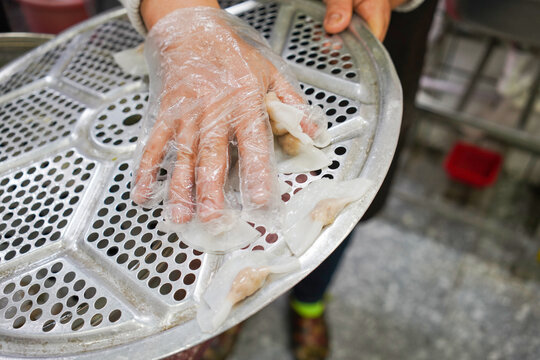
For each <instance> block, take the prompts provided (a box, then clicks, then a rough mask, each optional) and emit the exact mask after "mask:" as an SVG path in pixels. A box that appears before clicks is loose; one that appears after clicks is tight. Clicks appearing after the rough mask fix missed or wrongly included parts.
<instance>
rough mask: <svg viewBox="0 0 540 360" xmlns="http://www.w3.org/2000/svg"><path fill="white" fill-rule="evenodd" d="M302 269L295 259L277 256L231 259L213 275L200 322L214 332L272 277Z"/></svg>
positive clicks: (251, 253) (248, 254) (253, 254)
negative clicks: (240, 304)
mask: <svg viewBox="0 0 540 360" xmlns="http://www.w3.org/2000/svg"><path fill="white" fill-rule="evenodd" d="M298 269H300V262H299V261H298V259H297V258H295V257H292V256H281V257H278V256H274V255H271V254H269V253H267V252H265V251H249V252H246V253H243V254H241V255H239V256H235V257H232V258H230V259H229V260H227V261H226V262H225V264H223V265H222V266H221V267H220V268H219V269H218V270H217V272H216V274H215V275H214V277H213V279H212V280H211V282H210V284H209V286H208V288H207V289H206V291H205V293H204V295H203V296H202V299H201V300H202V301H201V303H200V304H199V307H198V309H197V322H198V323H199V326H200V327H201V330H202V331H204V332H213V331H215V330H216V329H217V328H219V327H220V326H221V325H222V324H223V322H224V321H225V320H226V319H227V316H228V315H229V313H230V311H231V309H232V307H233V306H234V305H235V304H236V303H238V302H240V301H242V300H243V299H245V298H246V297H248V296H250V295H252V294H253V293H255V292H256V291H257V290H259V289H260V288H261V287H262V286H263V285H264V282H265V281H266V278H267V277H268V276H269V275H270V274H284V273H288V272H291V271H295V270H298Z"/></svg>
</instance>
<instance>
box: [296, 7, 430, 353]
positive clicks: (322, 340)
mask: <svg viewBox="0 0 540 360" xmlns="http://www.w3.org/2000/svg"><path fill="white" fill-rule="evenodd" d="M436 6H437V0H426V1H425V2H424V4H422V5H421V6H420V7H419V8H418V9H416V10H415V11H412V12H410V13H394V14H393V15H392V21H391V24H390V28H389V30H388V34H387V37H386V40H385V42H384V45H385V47H386V49H387V50H388V52H389V53H390V56H391V58H392V61H393V62H394V66H395V68H396V71H397V73H398V76H399V78H400V81H401V85H402V88H403V95H404V96H403V119H402V126H401V134H400V138H399V141H398V146H397V149H396V154H395V156H394V159H393V161H392V164H391V165H390V169H389V170H388V173H387V175H386V178H385V180H384V182H383V184H382V186H381V188H380V189H379V191H378V193H377V195H376V196H375V199H374V200H373V202H372V203H371V205H370V207H369V209H368V210H367V211H366V213H365V214H364V216H363V218H362V220H361V222H363V221H367V220H369V219H370V218H372V217H373V216H375V215H376V214H377V213H378V212H379V211H380V210H381V209H382V208H383V206H384V204H385V203H386V199H387V198H388V194H389V192H390V188H391V185H392V180H393V178H394V174H395V173H396V170H397V166H398V161H399V155H400V153H401V149H402V147H403V143H404V139H405V136H406V134H407V130H408V129H409V127H410V125H411V123H412V121H413V118H414V115H415V107H414V99H415V96H416V91H417V89H418V82H419V79H420V75H421V73H422V66H423V59H424V54H425V52H426V42H427V35H428V32H429V28H430V26H431V20H432V18H433V13H434V12H435V9H436ZM353 236H354V230H353V232H351V234H349V236H347V238H346V239H345V240H344V241H343V242H342V244H341V245H340V246H339V247H338V248H337V249H336V250H335V251H334V252H333V253H332V254H331V255H330V256H329V257H328V258H327V259H326V260H325V261H324V262H323V263H322V264H321V265H320V266H319V267H318V268H316V269H315V270H314V271H313V272H312V273H311V274H309V275H308V276H307V277H306V278H305V279H304V280H302V281H301V282H300V283H299V284H297V285H296V286H295V287H294V288H293V291H292V296H291V308H292V311H291V322H292V323H291V325H292V336H293V350H294V355H295V357H296V358H297V359H308V358H309V359H323V358H324V357H325V356H326V354H327V352H328V337H327V334H326V329H325V323H324V317H323V316H322V314H323V312H324V302H323V296H324V294H325V292H326V290H327V288H328V286H329V284H330V282H331V280H332V277H333V275H334V274H335V272H336V270H337V268H338V266H339V263H340V261H341V258H342V257H343V254H344V253H345V250H346V247H347V245H348V244H349V243H350V242H351V239H352V237H353ZM314 333H315V334H316V336H315V335H313V334H314Z"/></svg>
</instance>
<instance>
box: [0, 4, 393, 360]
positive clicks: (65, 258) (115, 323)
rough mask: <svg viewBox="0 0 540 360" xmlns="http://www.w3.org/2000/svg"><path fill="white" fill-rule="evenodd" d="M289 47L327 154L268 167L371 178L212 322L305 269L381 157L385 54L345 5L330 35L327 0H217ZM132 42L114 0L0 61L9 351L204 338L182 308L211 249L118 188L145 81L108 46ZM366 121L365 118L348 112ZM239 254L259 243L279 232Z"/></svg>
mask: <svg viewBox="0 0 540 360" xmlns="http://www.w3.org/2000/svg"><path fill="white" fill-rule="evenodd" d="M226 6H230V7H228V11H230V12H231V13H234V14H237V15H239V16H240V17H242V18H243V19H244V20H246V21H248V22H249V23H250V24H251V25H252V26H254V27H255V28H256V29H257V30H259V31H261V32H262V33H263V34H264V36H265V37H266V38H267V39H268V40H269V42H270V43H271V45H272V47H273V49H274V50H275V51H276V52H278V53H281V54H282V55H283V57H284V58H286V59H287V60H288V62H289V64H290V65H291V67H292V68H293V70H294V72H295V73H296V75H297V77H298V78H299V80H300V81H301V83H302V87H303V91H304V93H305V95H306V97H307V98H308V99H309V100H310V101H311V102H312V103H313V104H316V105H318V106H320V107H321V108H322V109H324V111H325V113H326V115H327V117H328V126H329V127H330V130H331V131H334V132H335V133H334V135H335V134H340V135H339V136H338V137H337V139H336V141H334V142H333V143H332V144H331V145H329V146H328V147H327V148H326V150H325V151H327V153H328V154H329V156H330V157H331V158H332V159H333V163H332V165H330V166H329V167H328V168H325V169H321V170H319V171H313V172H310V173H306V174H289V175H281V176H280V178H281V181H285V182H287V183H288V184H289V185H291V188H292V190H291V191H290V192H289V193H285V194H283V195H282V199H283V200H284V201H287V200H288V199H289V198H290V197H291V196H294V194H295V193H296V192H297V191H298V189H300V188H302V187H304V186H306V185H307V184H308V183H310V182H311V181H313V180H316V179H319V178H321V177H326V178H333V179H350V178H354V177H359V176H360V177H365V178H368V179H371V180H373V181H374V183H375V184H376V186H375V187H373V188H372V189H371V190H370V191H369V193H368V194H367V195H366V196H365V198H364V199H363V200H361V201H359V202H357V203H355V204H353V205H351V206H349V207H348V208H347V209H346V210H345V211H343V212H342V213H341V214H340V215H339V216H338V218H337V219H336V221H335V222H334V224H332V225H331V226H329V227H328V228H326V229H325V230H324V231H323V233H322V234H321V235H320V237H319V238H318V239H317V241H316V242H315V244H314V245H313V247H312V248H310V249H309V250H308V251H307V252H306V253H305V254H304V255H303V256H302V257H301V258H300V261H301V265H302V269H301V271H298V272H296V273H292V274H288V275H286V276H283V277H279V278H274V279H272V280H271V281H269V282H268V283H267V284H266V285H265V287H264V288H263V289H261V290H260V291H259V292H257V293H256V294H254V295H253V296H251V297H250V298H248V299H246V300H245V301H244V302H243V303H241V304H240V305H239V306H237V307H236V308H235V309H234V310H233V312H232V314H231V316H230V317H229V319H228V320H227V322H226V323H225V324H224V326H223V327H222V328H221V329H219V331H222V330H224V329H225V328H227V327H230V326H232V325H234V324H236V323H238V322H240V321H242V320H244V319H246V318H247V317H248V316H250V315H252V314H254V313H255V312H256V311H258V310H260V309H261V308H262V307H263V306H265V305H266V304H268V303H270V302H271V301H272V300H274V299H275V298H276V297H278V296H279V295H281V294H283V293H284V292H285V291H287V290H288V289H289V288H291V287H292V286H293V285H294V284H296V283H297V282H298V281H300V280H301V279H302V278H303V277H304V276H306V275H307V274H308V273H309V272H310V271H311V270H313V269H314V268H315V267H316V266H318V265H319V264H320V263H321V262H322V261H323V260H324V259H325V258H326V257H327V256H328V255H329V254H330V253H331V252H332V251H333V250H334V249H335V248H336V247H337V246H338V245H339V243H340V242H341V241H342V240H343V239H344V238H345V236H346V235H347V234H348V233H349V232H350V231H351V230H352V228H353V227H354V225H355V224H356V222H357V221H358V220H359V219H360V217H361V216H362V215H363V213H364V212H365V210H366V209H367V208H368V206H369V204H370V202H371V201H372V199H373V197H374V196H375V194H376V191H377V189H378V187H379V186H380V185H381V183H382V181H383V179H384V176H385V174H386V172H387V170H388V167H389V165H390V162H391V159H392V156H393V152H394V149H395V146H396V143H397V138H398V134H399V127H400V119H401V106H402V98H401V90H400V86H399V82H398V79H397V76H396V74H395V71H394V69H393V66H392V64H391V62H390V59H389V57H388V55H387V53H386V52H385V50H384V49H383V48H382V46H381V44H380V43H379V42H378V41H377V40H375V39H374V37H373V36H372V35H371V33H369V31H368V30H367V29H366V28H365V26H364V24H363V23H362V21H361V20H360V19H358V18H355V19H353V22H352V25H351V27H350V28H349V30H348V31H346V32H344V33H342V34H340V35H335V36H328V35H325V34H324V32H323V29H322V19H323V15H324V8H323V7H322V6H321V5H319V4H316V3H312V2H305V1H284V2H253V1H248V2H243V3H239V2H235V1H232V2H228V3H227V4H226ZM141 41H143V38H142V37H141V36H140V35H138V34H137V33H136V32H135V30H134V29H133V28H132V27H131V25H130V24H129V22H128V21H127V19H126V16H125V12H124V10H117V11H113V12H110V13H107V14H105V15H102V16H99V17H96V18H94V19H91V20H89V21H86V22H84V23H82V24H80V25H78V26H76V27H73V28H72V29H70V30H68V31H66V32H64V33H63V34H61V35H60V36H58V37H57V38H55V39H54V40H52V41H50V42H48V43H47V44H45V45H42V46H40V47H39V48H37V49H35V50H34V51H32V52H30V53H29V54H27V55H25V56H24V57H22V58H20V59H19V60H17V61H15V62H13V63H11V64H10V65H9V66H7V67H5V68H4V69H3V70H2V71H1V72H0V218H1V219H2V222H1V223H0V354H1V355H3V356H6V357H15V358H17V357H19V358H22V357H39V358H55V357H62V358H65V359H68V358H75V357H77V358H83V359H84V358H104V357H105V358H107V359H111V358H125V359H136V358H139V359H153V358H160V357H163V356H165V355H168V354H172V353H175V352H177V351H180V350H183V349H186V348H188V347H190V346H192V345H194V344H196V343H198V342H201V341H203V340H205V339H206V338H209V337H210V336H212V334H204V333H201V331H200V330H199V327H198V325H197V323H196V321H194V315H195V309H196V304H197V302H198V300H199V298H200V296H201V293H202V291H203V290H204V288H205V286H206V284H207V283H208V281H209V279H210V275H211V273H212V271H213V270H215V269H216V266H218V265H219V262H220V259H221V257H220V256H217V255H210V254H204V253H200V252H198V251H195V250H193V249H191V248H189V247H188V246H187V245H185V244H184V243H183V242H182V239H179V238H178V236H177V235H174V234H166V233H162V232H160V231H158V230H157V227H156V225H157V223H158V221H160V218H161V209H144V208H142V207H139V206H136V205H134V204H133V203H132V202H131V201H130V200H129V182H130V179H131V169H132V165H133V164H132V155H133V151H134V149H135V146H136V142H137V136H138V134H139V133H140V130H139V128H138V126H139V125H140V122H139V120H140V118H141V117H142V115H143V114H144V111H145V108H146V105H147V101H148V94H147V91H148V90H147V83H146V79H142V78H138V77H134V76H131V75H128V74H125V73H123V72H122V70H121V69H120V68H119V67H118V66H117V65H116V64H115V63H114V61H113V59H112V56H111V55H112V54H113V53H114V52H117V51H120V50H123V49H126V48H130V47H134V46H136V45H137V44H139V43H140V42H141ZM361 119H364V120H365V121H364V120H361ZM254 226H255V227H256V228H257V230H259V231H260V233H261V237H260V239H258V240H257V241H256V242H255V243H254V244H252V245H251V246H250V247H249V248H247V249H243V250H238V251H255V250H263V251H268V250H270V249H272V248H273V247H274V246H277V245H279V244H280V243H281V242H282V238H281V237H280V234H279V232H275V231H274V230H273V229H272V228H266V227H265V224H254Z"/></svg>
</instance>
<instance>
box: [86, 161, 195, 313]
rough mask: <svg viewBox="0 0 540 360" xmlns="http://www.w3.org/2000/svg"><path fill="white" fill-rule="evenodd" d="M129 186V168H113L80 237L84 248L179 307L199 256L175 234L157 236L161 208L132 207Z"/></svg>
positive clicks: (191, 285)
mask: <svg viewBox="0 0 540 360" xmlns="http://www.w3.org/2000/svg"><path fill="white" fill-rule="evenodd" d="M130 182H131V165H130V163H127V162H125V163H122V164H120V165H118V167H117V168H116V171H115V172H114V174H113V176H112V180H111V181H110V182H109V184H108V185H107V187H106V189H108V190H107V191H105V194H104V198H103V199H102V200H101V201H100V204H101V205H100V207H99V208H98V209H97V213H96V214H95V215H94V217H93V219H92V225H91V228H90V229H89V230H88V232H87V234H86V235H85V239H86V242H87V243H88V244H90V245H91V246H92V248H93V249H94V250H95V251H97V253H98V255H99V256H100V257H102V258H103V259H104V260H105V261H107V262H109V263H112V264H114V266H116V267H117V268H118V269H119V270H120V271H121V272H124V273H127V274H128V276H130V277H131V278H132V279H134V280H135V281H137V282H140V283H142V284H144V287H145V288H146V289H147V290H149V291H150V292H152V293H153V294H154V295H156V296H157V297H159V298H160V299H162V300H163V301H165V302H166V303H168V304H171V305H174V304H178V303H179V302H181V301H182V300H184V299H186V298H188V297H189V296H190V295H191V293H192V292H193V290H194V288H195V282H196V279H197V276H198V274H199V272H200V269H201V267H202V265H203V253H201V252H199V251H196V250H193V249H191V248H189V247H188V246H187V245H186V244H184V243H183V242H182V241H180V240H179V238H178V236H177V235H176V234H166V233H164V232H161V231H159V230H157V228H156V227H157V224H158V221H159V220H161V218H162V216H161V211H162V208H155V209H144V208H142V207H140V206H138V205H135V204H134V203H133V202H132V201H131V200H130V198H129V194H130V190H129V189H130ZM126 269H127V271H126Z"/></svg>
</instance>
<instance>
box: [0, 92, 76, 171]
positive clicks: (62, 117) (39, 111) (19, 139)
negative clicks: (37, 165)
mask: <svg viewBox="0 0 540 360" xmlns="http://www.w3.org/2000/svg"><path fill="white" fill-rule="evenodd" d="M84 110H85V107H84V106H83V105H81V104H80V103H78V102H77V101H75V100H72V99H71V98H69V97H68V96H66V95H63V94H61V93H59V92H58V91H56V90H53V89H50V88H45V89H41V90H36V91H34V92H32V93H30V94H29V95H28V94H27V95H23V96H20V97H18V98H16V99H14V100H12V101H10V102H8V103H6V104H4V105H0V163H1V162H3V161H6V160H7V159H8V158H9V159H10V160H11V159H15V158H17V157H20V156H22V155H23V154H25V153H28V152H30V151H32V150H38V149H39V148H41V147H43V146H45V145H46V144H48V143H51V142H54V141H57V140H58V139H61V138H66V137H68V136H70V135H71V133H72V131H73V129H74V128H75V124H76V122H77V120H78V118H79V114H80V113H82V112H83V111H84Z"/></svg>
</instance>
